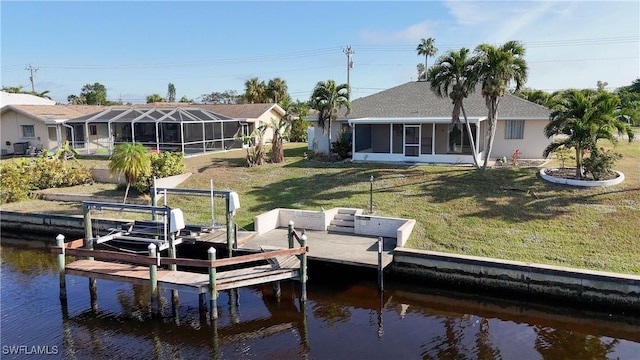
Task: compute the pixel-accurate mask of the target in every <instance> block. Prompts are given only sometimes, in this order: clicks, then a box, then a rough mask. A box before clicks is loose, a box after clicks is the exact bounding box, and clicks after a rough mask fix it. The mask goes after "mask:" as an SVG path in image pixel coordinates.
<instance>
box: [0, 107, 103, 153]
mask: <svg viewBox="0 0 640 360" xmlns="http://www.w3.org/2000/svg"><path fill="white" fill-rule="evenodd" d="M101 109H104V107H101V106H90V105H3V106H2V109H1V110H0V149H1V151H2V155H12V154H15V155H26V154H29V153H30V152H31V151H33V150H35V149H43V150H54V149H57V148H59V147H60V145H61V144H62V143H63V142H64V141H65V140H66V139H68V138H71V136H70V134H71V132H72V128H71V127H70V126H69V125H68V124H66V121H68V120H69V119H73V118H77V117H80V116H83V115H85V114H90V113H95V112H96V111H100V110H101Z"/></svg>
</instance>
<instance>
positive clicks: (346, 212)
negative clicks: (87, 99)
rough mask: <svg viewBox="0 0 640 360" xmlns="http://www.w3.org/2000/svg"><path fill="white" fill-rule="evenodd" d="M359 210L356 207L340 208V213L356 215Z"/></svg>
mask: <svg viewBox="0 0 640 360" xmlns="http://www.w3.org/2000/svg"><path fill="white" fill-rule="evenodd" d="M357 212H358V210H356V209H338V214H349V215H355V214H356V213H357Z"/></svg>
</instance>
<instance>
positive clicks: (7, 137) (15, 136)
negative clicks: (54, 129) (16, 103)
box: [0, 110, 49, 155]
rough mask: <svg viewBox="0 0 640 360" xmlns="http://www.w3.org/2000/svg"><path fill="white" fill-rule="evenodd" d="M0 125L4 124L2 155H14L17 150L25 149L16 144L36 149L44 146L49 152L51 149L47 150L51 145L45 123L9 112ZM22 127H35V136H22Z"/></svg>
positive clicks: (1, 129) (0, 130) (0, 143)
mask: <svg viewBox="0 0 640 360" xmlns="http://www.w3.org/2000/svg"><path fill="white" fill-rule="evenodd" d="M0 123H1V124H2V125H1V127H0V149H2V154H6V155H9V154H14V153H15V150H16V148H18V149H19V148H20V147H23V146H22V145H17V146H16V145H15V144H16V143H18V144H20V143H27V144H26V146H27V147H28V146H34V147H35V146H37V145H39V144H42V146H43V148H44V149H46V150H49V148H47V146H48V145H49V142H48V141H47V139H48V138H49V131H48V130H47V126H46V125H45V123H44V122H42V121H38V120H34V119H33V118H30V117H27V116H25V115H23V114H20V113H18V112H15V111H13V110H9V111H7V112H5V113H4V114H2V118H1V119H0ZM22 125H33V130H34V136H33V137H24V136H23V134H22V128H21V126H22ZM7 142H10V143H11V145H7Z"/></svg>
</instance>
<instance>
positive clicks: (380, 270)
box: [378, 236, 384, 292]
mask: <svg viewBox="0 0 640 360" xmlns="http://www.w3.org/2000/svg"><path fill="white" fill-rule="evenodd" d="M383 242H384V240H383V238H382V236H379V237H378V290H379V291H380V292H383V291H384V284H383V278H382V277H383V273H384V269H383V268H382V245H383Z"/></svg>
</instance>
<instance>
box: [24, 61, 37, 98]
mask: <svg viewBox="0 0 640 360" xmlns="http://www.w3.org/2000/svg"><path fill="white" fill-rule="evenodd" d="M24 69H25V70H29V73H30V74H31V76H29V80H30V81H31V91H32V92H36V72H37V71H38V68H37V67H33V66H31V64H29V65H28V66H27V67H26V68H24Z"/></svg>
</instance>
